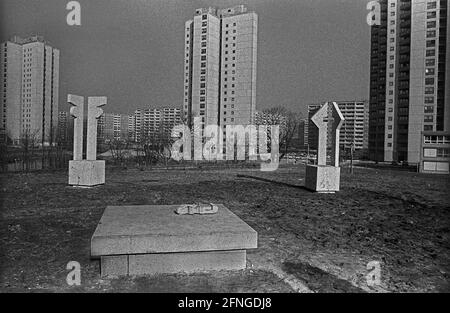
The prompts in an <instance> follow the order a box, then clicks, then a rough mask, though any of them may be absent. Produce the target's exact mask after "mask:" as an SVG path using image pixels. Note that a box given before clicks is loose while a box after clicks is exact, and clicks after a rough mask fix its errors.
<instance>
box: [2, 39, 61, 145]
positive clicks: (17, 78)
mask: <svg viewBox="0 0 450 313" xmlns="http://www.w3.org/2000/svg"><path fill="white" fill-rule="evenodd" d="M0 77H1V80H2V83H1V85H0V129H1V130H2V131H3V132H4V133H5V134H6V136H7V137H8V138H9V140H11V141H12V142H15V143H17V142H19V141H20V139H21V138H24V136H32V137H33V139H34V140H35V141H36V143H37V144H43V145H48V144H53V143H55V140H56V138H55V136H56V129H57V126H58V92H59V50H58V49H55V48H53V47H51V46H50V45H49V44H48V43H47V42H45V41H44V40H43V38H42V37H39V36H33V37H30V38H27V39H22V38H19V37H13V38H12V39H11V40H8V41H6V42H4V43H2V44H1V45H0Z"/></svg>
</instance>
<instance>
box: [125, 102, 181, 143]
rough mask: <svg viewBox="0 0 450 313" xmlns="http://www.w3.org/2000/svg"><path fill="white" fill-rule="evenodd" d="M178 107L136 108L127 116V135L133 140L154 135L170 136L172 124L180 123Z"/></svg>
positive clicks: (146, 138) (137, 140)
mask: <svg viewBox="0 0 450 313" xmlns="http://www.w3.org/2000/svg"><path fill="white" fill-rule="evenodd" d="M181 113H182V111H181V109H180V108H169V107H166V108H161V109H145V110H142V109H138V110H136V111H135V112H134V115H131V116H127V120H128V133H129V137H130V138H132V140H133V141H135V142H143V141H145V140H151V138H154V137H156V136H161V135H163V136H170V134H171V131H172V129H173V127H174V126H176V125H180V124H181V123H182V116H181Z"/></svg>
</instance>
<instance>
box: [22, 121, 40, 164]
mask: <svg viewBox="0 0 450 313" xmlns="http://www.w3.org/2000/svg"><path fill="white" fill-rule="evenodd" d="M38 133H39V130H35V131H30V130H26V131H24V132H23V133H22V134H21V137H20V145H21V148H22V170H25V171H29V170H30V162H31V161H32V157H33V151H34V148H35V147H36V145H37V142H38V140H37V139H38V138H37V134H38Z"/></svg>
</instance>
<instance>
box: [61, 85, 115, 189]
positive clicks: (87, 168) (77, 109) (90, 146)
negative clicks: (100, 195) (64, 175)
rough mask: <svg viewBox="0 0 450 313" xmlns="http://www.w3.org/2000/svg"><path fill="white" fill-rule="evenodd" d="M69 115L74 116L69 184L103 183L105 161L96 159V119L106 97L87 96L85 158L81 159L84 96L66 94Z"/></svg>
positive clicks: (87, 184)
mask: <svg viewBox="0 0 450 313" xmlns="http://www.w3.org/2000/svg"><path fill="white" fill-rule="evenodd" d="M67 101H68V102H69V104H70V105H71V108H70V115H72V116H73V117H74V118H75V121H74V135H73V160H71V161H69V185H72V186H86V187H92V186H96V185H101V184H104V183H105V161H101V160H97V121H98V119H99V118H100V116H101V115H102V114H103V110H102V109H101V108H100V107H102V106H104V105H105V104H106V102H107V99H106V97H88V116H87V143H86V160H83V122H84V121H83V118H84V109H83V106H84V97H81V96H76V95H70V94H69V95H68V96H67Z"/></svg>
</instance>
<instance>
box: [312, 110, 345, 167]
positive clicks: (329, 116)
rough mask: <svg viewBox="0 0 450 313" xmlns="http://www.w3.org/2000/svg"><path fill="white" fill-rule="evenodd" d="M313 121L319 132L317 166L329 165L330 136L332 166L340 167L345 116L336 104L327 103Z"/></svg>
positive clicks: (314, 116)
mask: <svg viewBox="0 0 450 313" xmlns="http://www.w3.org/2000/svg"><path fill="white" fill-rule="evenodd" d="M311 121H312V122H313V123H314V125H316V126H317V128H318V130H319V135H318V144H317V165H327V143H328V135H329V134H330V135H331V136H330V137H331V138H330V140H331V151H332V153H331V164H332V165H333V166H339V133H340V129H341V126H342V124H343V123H344V116H343V115H342V113H341V111H340V110H339V107H338V105H337V103H336V102H332V104H331V105H330V104H329V103H328V102H327V103H325V104H324V105H323V106H322V107H321V108H320V109H319V110H318V111H317V112H316V114H314V115H313V117H311Z"/></svg>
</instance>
